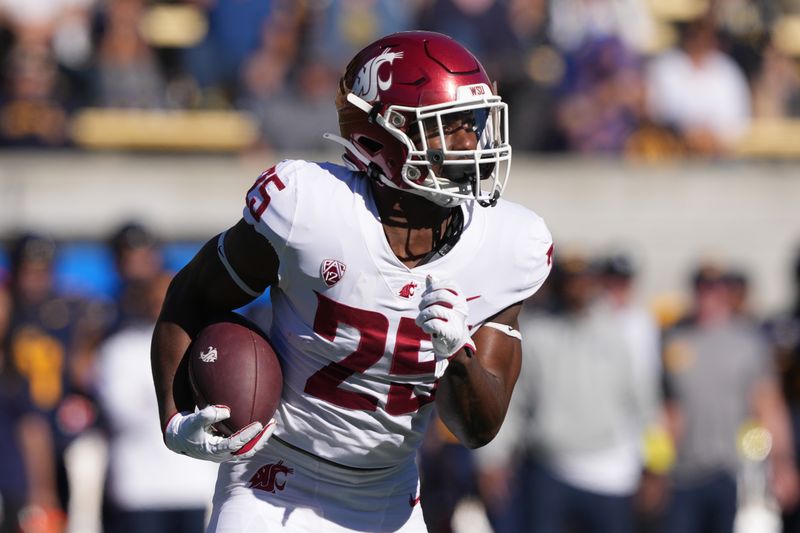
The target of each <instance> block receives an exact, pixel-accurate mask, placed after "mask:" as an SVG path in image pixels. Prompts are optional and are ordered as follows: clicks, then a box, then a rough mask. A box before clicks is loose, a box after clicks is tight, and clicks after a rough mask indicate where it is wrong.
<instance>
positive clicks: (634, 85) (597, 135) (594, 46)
mask: <svg viewBox="0 0 800 533" xmlns="http://www.w3.org/2000/svg"><path fill="white" fill-rule="evenodd" d="M568 65H569V67H568V70H567V76H566V78H565V80H564V83H563V86H562V88H561V90H560V92H561V96H560V102H559V103H558V111H557V113H558V115H557V116H558V124H559V126H560V127H561V129H562V130H563V132H564V135H565V137H566V139H567V147H568V148H569V149H570V150H573V151H576V152H582V153H592V152H605V153H612V154H618V153H621V152H622V151H623V148H624V146H625V143H626V142H627V140H628V138H629V137H630V136H631V135H632V134H633V133H634V131H636V129H637V128H638V126H639V124H640V123H641V121H642V118H643V116H644V87H643V82H642V72H641V61H640V59H639V58H638V57H637V55H636V54H635V53H634V52H633V51H631V50H629V49H628V48H627V47H626V46H625V45H624V44H623V43H622V41H620V40H619V39H618V38H615V37H604V38H595V39H587V40H586V41H585V42H584V43H583V44H582V45H581V46H580V47H579V48H578V49H576V50H575V52H574V53H572V54H570V55H568Z"/></svg>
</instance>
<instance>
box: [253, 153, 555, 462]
mask: <svg viewBox="0 0 800 533" xmlns="http://www.w3.org/2000/svg"><path fill="white" fill-rule="evenodd" d="M461 209H463V210H464V229H463V232H462V234H461V237H460V239H459V240H458V242H457V243H456V244H455V246H454V247H453V249H452V250H451V251H450V252H449V253H448V254H446V255H445V256H443V257H439V258H437V259H436V260H434V261H431V262H429V263H427V264H423V265H420V266H417V267H415V268H408V267H407V266H405V265H403V263H401V262H400V260H399V259H398V258H397V257H396V256H395V255H394V253H393V252H392V250H391V248H390V247H389V243H388V242H387V240H386V237H385V235H384V232H383V227H382V225H381V222H380V219H379V215H378V211H377V209H376V207H375V203H374V201H373V198H372V193H371V188H370V184H369V182H368V180H367V179H366V178H365V177H364V176H363V174H359V173H357V172H353V171H351V170H349V169H347V168H345V167H343V166H340V165H335V164H332V163H310V162H306V161H283V162H281V163H280V164H279V165H277V166H276V167H273V168H271V169H269V170H267V171H266V172H264V173H263V174H262V175H261V176H260V177H259V178H258V180H257V181H256V183H255V184H254V185H253V187H252V188H251V189H250V190H249V191H248V194H247V205H246V206H245V208H244V218H245V220H246V221H247V222H248V223H249V224H251V225H252V226H253V227H254V228H255V229H256V230H257V231H258V232H259V233H260V234H261V235H263V236H264V237H265V238H267V240H269V242H270V244H271V245H272V247H273V248H274V249H275V251H276V252H277V254H278V257H279V258H280V268H279V281H278V283H277V285H276V286H274V287H272V289H271V298H272V304H273V322H272V329H271V332H270V340H271V342H272V344H273V346H274V347H275V350H276V351H277V353H278V354H279V356H280V358H281V362H282V365H283V373H284V389H283V399H282V402H281V405H280V408H279V410H278V413H277V415H276V418H277V419H278V429H277V431H276V433H275V434H276V435H277V436H278V437H280V438H281V439H283V440H284V441H286V442H288V443H290V444H292V445H294V446H297V447H299V448H302V449H304V450H306V451H309V452H311V453H313V454H315V455H318V456H320V457H323V458H326V459H329V460H331V461H335V462H337V463H339V464H343V465H348V466H352V467H357V468H379V467H386V466H391V465H396V464H398V463H401V462H402V461H403V460H407V459H408V457H409V455H410V454H413V453H414V452H415V450H416V448H417V447H418V445H419V443H420V440H421V438H422V435H423V433H424V432H425V428H426V425H427V422H428V420H429V418H430V414H431V409H432V408H433V403H432V402H433V400H434V398H435V395H436V387H437V381H438V378H439V377H440V376H441V375H442V373H443V372H444V370H445V368H446V365H447V361H441V362H440V363H438V365H437V364H436V362H435V359H434V354H433V348H432V345H431V341H430V336H429V335H427V334H426V333H424V332H423V331H422V330H421V329H420V328H419V327H418V326H417V325H416V323H415V318H416V317H417V314H418V313H419V309H418V305H419V298H420V295H421V294H422V292H423V291H424V290H425V279H426V276H427V275H429V274H430V275H433V276H435V277H437V278H439V279H447V280H453V281H455V282H456V283H457V284H458V285H459V286H460V287H461V288H462V289H463V290H464V291H465V293H466V297H467V301H468V305H469V317H468V322H467V323H468V325H469V326H470V327H471V328H472V329H473V331H475V330H476V328H478V327H480V326H481V324H482V323H483V322H484V321H486V320H487V319H488V318H490V317H492V316H493V315H495V314H496V313H498V312H499V311H502V310H503V309H505V308H507V307H509V306H510V305H513V304H515V303H517V302H519V301H522V300H524V299H526V298H528V297H529V296H531V295H532V294H533V293H534V292H535V291H536V290H537V289H538V288H539V287H540V286H541V284H542V283H543V282H544V280H545V278H546V277H547V275H548V273H549V271H550V262H551V257H552V240H551V236H550V233H549V231H548V230H547V227H546V226H545V224H544V222H543V220H542V219H541V218H540V217H539V216H537V215H536V214H534V213H533V212H531V211H530V210H528V209H525V208H523V207H521V206H519V205H516V204H513V203H511V202H506V201H502V200H501V201H499V202H498V203H497V205H496V206H495V207H493V208H482V207H480V206H476V205H475V204H470V205H465V206H462V207H461Z"/></svg>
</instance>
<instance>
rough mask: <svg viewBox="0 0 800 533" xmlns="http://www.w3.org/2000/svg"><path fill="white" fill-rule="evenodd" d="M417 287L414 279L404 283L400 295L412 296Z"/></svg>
mask: <svg viewBox="0 0 800 533" xmlns="http://www.w3.org/2000/svg"><path fill="white" fill-rule="evenodd" d="M416 288H417V284H416V283H414V282H413V281H409V282H408V283H406V284H405V285H403V288H402V289H400V292H399V293H398V295H400V296H401V297H403V298H411V297H412V296H414V289H416Z"/></svg>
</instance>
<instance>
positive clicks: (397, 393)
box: [305, 293, 436, 416]
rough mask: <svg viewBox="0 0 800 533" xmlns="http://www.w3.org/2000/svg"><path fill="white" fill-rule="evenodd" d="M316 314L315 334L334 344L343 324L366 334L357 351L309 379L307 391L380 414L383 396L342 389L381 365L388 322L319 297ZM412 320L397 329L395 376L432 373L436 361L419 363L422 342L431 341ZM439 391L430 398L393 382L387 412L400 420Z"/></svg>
mask: <svg viewBox="0 0 800 533" xmlns="http://www.w3.org/2000/svg"><path fill="white" fill-rule="evenodd" d="M317 301H318V306H317V314H316V315H315V317H314V332H316V333H317V334H319V335H321V336H322V337H323V338H325V339H327V340H329V341H333V340H334V339H335V338H336V330H337V329H338V328H339V325H340V324H344V325H348V326H351V327H353V328H356V329H357V330H358V332H359V334H360V336H361V338H360V340H359V342H358V347H357V348H356V350H355V351H354V352H353V353H351V354H350V355H348V356H347V357H345V358H344V359H342V360H341V361H339V362H333V363H329V364H328V365H326V366H324V367H322V368H321V369H319V370H318V371H317V372H315V373H314V374H313V375H312V376H311V377H310V378H308V381H306V386H305V392H306V393H308V394H310V395H312V396H315V397H317V398H320V399H322V400H325V401H327V402H330V403H332V404H335V405H338V406H339V407H345V408H347V409H357V410H361V411H375V410H376V409H377V408H378V398H377V397H375V396H373V395H371V394H369V393H366V392H356V391H350V390H345V389H342V388H341V387H339V386H340V385H341V384H342V383H344V381H345V380H346V379H347V378H349V377H350V376H352V375H353V374H355V373H361V372H364V371H366V370H367V369H368V368H369V367H371V366H372V365H374V364H375V363H377V362H378V361H380V359H381V357H383V353H384V350H385V348H386V337H387V335H388V333H389V320H388V319H387V318H386V317H385V316H383V315H382V314H380V313H377V312H375V311H369V310H366V309H358V308H355V307H350V306H347V305H344V304H341V303H339V302H336V301H334V300H331V299H330V298H327V297H325V296H323V295H322V294H319V293H317ZM428 338H429V336H428V334H427V333H425V332H424V331H422V330H421V329H420V328H419V327H418V326H417V324H416V323H415V322H414V320H413V319H411V318H408V317H402V318H401V319H400V324H399V326H398V328H397V340H396V341H395V346H394V352H393V353H392V363H391V367H390V370H389V373H390V374H393V375H405V376H408V375H416V374H431V373H433V372H434V369H435V366H436V362H435V361H425V362H420V361H419V347H420V342H421V341H422V340H424V339H428ZM434 397H435V388H434V390H432V391H431V393H430V395H428V396H417V395H415V394H414V385H413V384H410V383H392V384H391V386H390V388H389V395H388V397H387V399H386V407H385V409H386V412H387V413H389V414H390V415H393V416H397V415H403V414H408V413H413V412H415V411H417V410H418V409H419V408H420V407H422V406H423V405H425V404H428V403H430V402H432V401H433V399H434Z"/></svg>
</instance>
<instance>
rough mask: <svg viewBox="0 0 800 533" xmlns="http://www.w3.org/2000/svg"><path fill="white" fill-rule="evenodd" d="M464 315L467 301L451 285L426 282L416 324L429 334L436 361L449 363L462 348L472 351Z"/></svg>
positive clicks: (456, 287)
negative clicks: (443, 360)
mask: <svg viewBox="0 0 800 533" xmlns="http://www.w3.org/2000/svg"><path fill="white" fill-rule="evenodd" d="M468 314H469V308H468V307H467V298H466V297H465V296H464V292H463V291H462V290H461V289H459V287H458V285H456V283H455V282H452V281H439V280H437V279H435V278H434V277H433V276H428V277H427V278H426V280H425V292H423V293H422V299H421V300H420V302H419V314H418V315H417V320H416V322H417V325H418V326H419V327H421V328H422V331H424V332H425V333H428V334H430V336H431V340H432V341H433V353H434V354H435V355H436V359H437V361H438V360H441V359H450V358H451V357H453V355H455V354H456V352H458V351H459V350H460V349H461V348H463V347H464V346H467V347H469V348H470V349H471V350H472V351H473V352H474V351H475V345H474V344H473V343H472V338H471V337H470V334H469V328H468V327H467V315H468Z"/></svg>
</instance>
